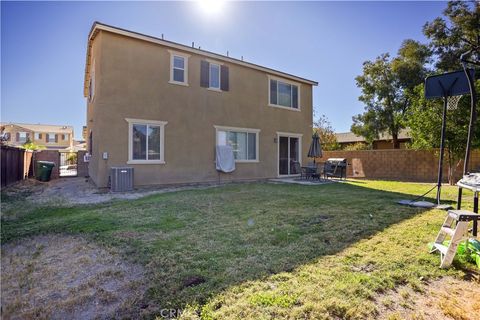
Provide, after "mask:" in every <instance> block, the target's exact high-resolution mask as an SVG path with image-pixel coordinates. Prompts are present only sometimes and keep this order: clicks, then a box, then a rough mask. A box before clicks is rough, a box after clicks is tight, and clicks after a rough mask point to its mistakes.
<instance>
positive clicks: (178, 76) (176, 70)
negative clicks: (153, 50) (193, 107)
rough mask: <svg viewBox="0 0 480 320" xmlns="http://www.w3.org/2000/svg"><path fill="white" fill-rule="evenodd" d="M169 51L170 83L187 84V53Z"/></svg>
mask: <svg viewBox="0 0 480 320" xmlns="http://www.w3.org/2000/svg"><path fill="white" fill-rule="evenodd" d="M169 52H170V83H174V84H181V85H188V57H189V55H186V54H183V53H179V52H174V51H171V50H169Z"/></svg>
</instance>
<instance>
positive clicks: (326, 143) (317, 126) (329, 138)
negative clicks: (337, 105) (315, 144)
mask: <svg viewBox="0 0 480 320" xmlns="http://www.w3.org/2000/svg"><path fill="white" fill-rule="evenodd" d="M313 127H314V128H313V130H314V131H317V132H318V135H319V137H320V143H321V144H322V149H323V150H325V151H331V150H339V149H340V144H339V143H338V142H337V136H336V135H335V131H334V130H333V127H332V124H331V123H330V121H329V120H328V118H327V116H325V115H324V114H323V115H321V116H320V117H319V118H318V119H317V120H315V121H314V123H313Z"/></svg>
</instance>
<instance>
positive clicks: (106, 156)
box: [102, 152, 108, 160]
mask: <svg viewBox="0 0 480 320" xmlns="http://www.w3.org/2000/svg"><path fill="white" fill-rule="evenodd" d="M102 159H103V160H107V159H108V152H104V153H103V154H102Z"/></svg>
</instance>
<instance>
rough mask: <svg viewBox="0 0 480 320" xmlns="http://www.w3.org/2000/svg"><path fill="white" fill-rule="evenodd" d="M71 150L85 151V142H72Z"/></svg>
mask: <svg viewBox="0 0 480 320" xmlns="http://www.w3.org/2000/svg"><path fill="white" fill-rule="evenodd" d="M73 150H74V151H85V150H87V142H86V141H85V140H73Z"/></svg>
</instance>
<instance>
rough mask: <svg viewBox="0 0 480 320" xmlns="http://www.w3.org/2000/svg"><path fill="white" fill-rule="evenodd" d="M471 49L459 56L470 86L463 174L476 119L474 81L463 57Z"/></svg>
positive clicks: (466, 169)
mask: <svg viewBox="0 0 480 320" xmlns="http://www.w3.org/2000/svg"><path fill="white" fill-rule="evenodd" d="M470 53H471V51H468V52H466V53H464V54H462V55H461V56H460V61H461V62H462V67H463V72H465V75H466V76H467V79H468V86H469V88H470V105H471V110H470V122H469V124H468V136H467V148H466V150H465V160H464V162H463V174H464V175H465V174H467V173H468V162H469V161H470V148H471V147H472V136H473V129H474V125H475V121H476V120H477V108H476V106H477V93H476V92H475V83H474V81H473V77H472V75H471V74H470V72H468V69H467V63H468V62H469V61H468V60H466V59H465V56H466V55H468V54H470Z"/></svg>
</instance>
